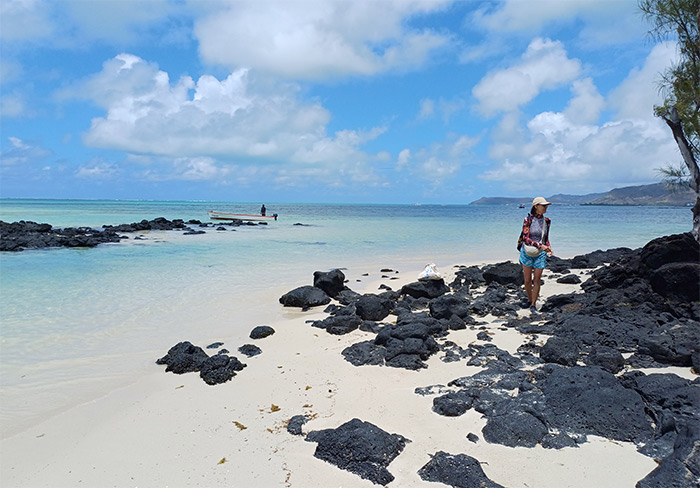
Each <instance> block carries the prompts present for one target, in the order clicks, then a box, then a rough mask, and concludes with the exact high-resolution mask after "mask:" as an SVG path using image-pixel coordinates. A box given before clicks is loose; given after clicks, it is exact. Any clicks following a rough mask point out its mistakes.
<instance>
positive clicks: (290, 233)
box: [0, 200, 691, 437]
mask: <svg viewBox="0 0 700 488" xmlns="http://www.w3.org/2000/svg"><path fill="white" fill-rule="evenodd" d="M266 205H267V208H268V214H272V213H277V214H279V220H278V221H277V222H272V223H270V224H269V225H267V226H254V227H248V226H243V227H239V228H237V229H236V230H235V231H232V230H226V231H216V230H215V228H211V227H210V228H207V229H205V230H206V231H207V232H206V234H203V235H196V236H184V235H182V233H181V232H179V231H170V232H152V233H143V234H142V235H143V240H135V239H133V237H134V236H132V238H131V239H129V240H126V241H123V242H122V243H120V244H108V245H102V246H99V247H97V248H94V249H48V250H36V251H23V252H19V253H0V311H1V312H0V314H1V318H2V330H1V335H0V354H1V362H0V393H1V395H2V402H0V428H1V429H2V431H1V432H0V434H1V435H2V436H3V437H5V436H7V435H11V434H12V433H13V432H17V431H19V430H21V429H24V428H27V427H29V426H31V425H33V423H36V422H37V421H38V420H40V419H41V418H44V417H46V416H47V415H51V414H54V413H57V412H60V411H61V410H62V409H65V408H68V407H70V406H71V405H75V404H76V403H80V402H84V401H89V400H91V399H93V398H95V397H96V396H99V395H101V394H104V393H106V392H108V391H110V390H113V389H115V388H117V387H119V386H121V385H123V384H127V383H128V382H129V381H132V379H133V378H134V377H136V376H138V375H139V374H140V373H143V372H147V371H152V370H153V367H154V366H153V361H154V360H155V359H156V358H158V357H160V356H162V355H163V354H164V353H165V352H166V351H167V349H168V348H169V347H171V346H172V345H173V344H175V343H177V342H179V341H181V340H190V341H192V342H193V343H196V344H199V345H202V346H205V345H207V344H209V343H211V342H215V341H219V340H222V341H224V342H226V345H227V347H229V349H230V350H231V351H232V352H234V353H235V349H236V348H237V347H238V346H239V345H241V344H244V343H246V342H248V339H247V334H248V333H249V332H250V330H251V329H252V328H253V327H255V326H256V325H261V324H264V323H272V322H275V321H279V320H282V319H284V314H285V311H284V310H283V308H282V307H281V306H280V305H279V303H277V298H279V296H280V295H281V294H283V293H285V292H286V291H289V290H290V289H292V288H295V287H297V286H300V285H304V284H310V283H311V281H312V279H313V272H314V271H316V270H328V269H332V268H335V267H341V268H346V275H347V276H348V278H349V279H350V282H349V286H350V287H353V283H355V282H356V281H355V280H357V279H364V278H363V277H362V274H364V273H370V276H376V277H378V276H379V270H380V269H381V268H384V267H391V268H393V269H396V270H399V271H401V272H402V273H404V274H407V276H409V277H413V276H415V275H416V274H417V273H418V272H419V271H420V269H421V268H422V266H423V265H424V264H425V263H427V262H435V263H437V264H438V266H439V267H440V268H443V269H446V268H449V267H451V266H452V265H455V264H472V263H476V264H479V263H484V262H495V261H503V260H508V259H510V260H513V261H514V260H516V259H517V253H516V251H515V242H516V240H517V237H518V234H519V233H520V226H521V224H522V220H523V218H524V217H525V213H526V211H527V210H526V209H518V208H516V207H512V206H486V207H482V206H459V205H449V206H439V205H422V206H411V205H304V204H274V203H268V202H266ZM210 209H211V210H220V211H230V212H235V213H257V210H258V209H259V204H235V203H221V202H218V203H213V202H123V201H118V202H115V201H50V200H0V220H4V221H10V222H11V221H17V220H32V221H37V222H46V223H49V224H52V225H54V226H55V227H67V226H91V227H99V226H101V225H102V224H112V225H116V224H121V223H130V222H137V221H140V220H142V219H149V220H150V219H153V218H156V217H165V218H168V219H175V218H182V219H184V220H185V221H187V220H190V219H198V220H201V221H207V215H206V210H210ZM547 215H548V216H549V217H550V218H552V221H553V223H552V228H551V242H552V247H553V249H554V251H555V254H557V255H559V256H561V257H571V256H574V255H576V254H582V253H586V252H590V251H593V250H596V249H608V248H613V247H621V246H624V247H632V248H635V247H639V246H642V245H644V244H645V243H646V242H648V241H649V240H650V239H652V238H655V237H658V236H662V235H668V234H673V233H679V232H685V231H688V230H690V227H691V211H690V209H689V208H653V207H580V206H576V207H574V206H571V207H568V206H552V207H551V208H550V209H549V211H548V214H547ZM298 223H301V224H304V225H295V224H298Z"/></svg>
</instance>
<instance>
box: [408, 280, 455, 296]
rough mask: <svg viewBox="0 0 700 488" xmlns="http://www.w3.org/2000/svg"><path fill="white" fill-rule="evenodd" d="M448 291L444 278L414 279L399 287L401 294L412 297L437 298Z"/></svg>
mask: <svg viewBox="0 0 700 488" xmlns="http://www.w3.org/2000/svg"><path fill="white" fill-rule="evenodd" d="M449 291H450V289H449V287H448V286H447V285H446V284H445V281H444V280H426V281H415V282H413V283H409V284H407V285H404V286H402V287H401V294H402V295H409V296H411V297H413V298H437V297H439V296H440V295H444V294H445V293H447V292H449Z"/></svg>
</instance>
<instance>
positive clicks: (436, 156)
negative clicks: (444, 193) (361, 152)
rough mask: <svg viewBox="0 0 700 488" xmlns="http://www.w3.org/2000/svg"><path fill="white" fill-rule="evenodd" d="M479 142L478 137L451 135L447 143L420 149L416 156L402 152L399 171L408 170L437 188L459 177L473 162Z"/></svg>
mask: <svg viewBox="0 0 700 488" xmlns="http://www.w3.org/2000/svg"><path fill="white" fill-rule="evenodd" d="M478 142H479V138H478V137H470V136H466V135H458V134H449V135H448V137H447V138H446V140H445V141H442V142H439V143H434V144H432V145H431V146H430V147H428V148H423V149H420V150H418V151H416V152H415V154H413V153H411V151H409V150H408V149H404V150H402V151H401V152H400V153H399V157H398V161H397V169H398V170H403V169H407V170H408V171H409V173H410V174H412V175H415V176H417V177H418V178H420V179H422V180H423V181H426V182H428V183H429V184H430V185H431V186H432V187H434V188H436V187H438V186H440V185H441V184H443V183H445V182H446V181H447V180H449V179H450V178H452V177H453V176H455V175H457V173H458V172H459V171H460V170H461V169H462V167H463V166H464V165H465V163H468V162H469V161H470V160H471V151H472V149H473V148H474V146H475V145H476V144H477V143H478Z"/></svg>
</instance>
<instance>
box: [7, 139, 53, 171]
mask: <svg viewBox="0 0 700 488" xmlns="http://www.w3.org/2000/svg"><path fill="white" fill-rule="evenodd" d="M7 142H8V143H9V144H4V145H3V146H4V147H3V148H2V152H1V153H0V165H2V166H3V167H9V166H18V165H34V164H45V163H46V159H48V158H49V157H50V156H51V155H52V152H51V151H49V150H48V149H46V148H43V147H41V146H38V145H35V144H34V143H31V142H27V141H25V140H23V139H20V138H18V137H13V136H10V137H8V138H7Z"/></svg>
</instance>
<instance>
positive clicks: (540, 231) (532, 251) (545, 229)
mask: <svg viewBox="0 0 700 488" xmlns="http://www.w3.org/2000/svg"><path fill="white" fill-rule="evenodd" d="M549 205H551V203H550V202H548V201H547V200H546V199H545V198H544V197H537V198H535V199H534V200H533V201H532V208H531V209H530V213H529V214H528V216H527V217H525V221H524V222H523V231H522V233H521V234H520V239H521V241H520V242H519V243H518V249H519V250H520V264H522V265H523V276H524V278H525V292H526V293H527V299H528V307H529V308H530V312H533V313H534V312H537V298H538V297H539V296H540V282H541V278H542V271H543V270H544V268H545V266H547V256H548V255H549V256H551V255H552V248H551V247H550V244H549V227H550V225H551V223H552V221H551V220H550V219H548V218H547V217H545V216H544V214H545V212H547V207H548V206H549Z"/></svg>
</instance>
